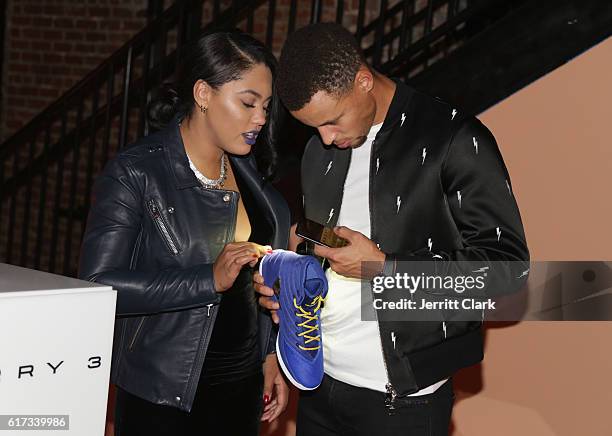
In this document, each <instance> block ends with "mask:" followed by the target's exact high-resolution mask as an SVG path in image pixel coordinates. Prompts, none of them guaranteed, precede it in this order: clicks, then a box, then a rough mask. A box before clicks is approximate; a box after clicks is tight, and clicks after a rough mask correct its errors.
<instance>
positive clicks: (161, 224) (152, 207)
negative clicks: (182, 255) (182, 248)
mask: <svg viewBox="0 0 612 436" xmlns="http://www.w3.org/2000/svg"><path fill="white" fill-rule="evenodd" d="M147 204H148V207H149V211H150V212H151V217H152V218H153V221H155V225H156V226H157V228H158V229H159V231H160V232H161V234H162V236H163V238H164V240H165V241H166V244H167V245H168V248H169V249H170V251H171V252H172V254H178V248H177V244H176V242H175V241H174V239H173V238H172V235H170V231H169V230H168V226H167V225H166V223H165V221H164V219H163V217H162V214H161V211H160V210H159V207H158V206H157V204H156V203H155V200H153V199H150V200H149V201H148V202H147Z"/></svg>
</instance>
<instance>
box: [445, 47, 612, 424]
mask: <svg viewBox="0 0 612 436" xmlns="http://www.w3.org/2000/svg"><path fill="white" fill-rule="evenodd" d="M611 71H612V38H610V39H608V40H606V41H604V42H603V43H601V44H599V45H597V46H595V47H593V48H592V49H591V50H589V51H587V52H585V53H583V54H582V55H581V56H579V57H577V58H575V59H573V60H572V61H570V62H569V63H567V64H566V65H564V66H562V67H560V68H558V69H556V70H555V71H553V72H552V73H550V74H548V75H547V76H545V77H543V78H541V79H540V80H538V81H536V82H534V83H533V84H531V85H530V86H528V87H527V88H524V89H522V90H521V91H519V92H517V93H516V94H514V95H512V96H511V97H509V98H508V99H506V100H504V101H502V102H501V103H499V104H497V105H496V106H494V107H492V108H491V109H489V110H487V111H486V112H484V113H483V114H481V116H480V117H479V118H480V119H481V120H482V121H483V122H484V123H485V124H486V125H487V126H488V127H489V128H490V129H491V130H492V131H493V133H494V134H495V136H496V138H497V140H498V142H499V145H500V148H501V150H502V154H503V155H504V159H505V161H506V164H507V166H508V170H509V172H510V175H511V178H512V183H513V188H514V189H513V190H514V193H515V195H516V197H517V201H518V203H519V207H520V209H521V214H522V217H523V222H524V224H525V229H526V233H527V241H528V243H529V248H530V250H531V254H532V259H533V260H612V230H611V226H612V201H611V197H612V196H611V195H610V188H612V144H611V139H610V138H611V136H612V135H611V134H610V129H611V127H612V111H611V110H610V107H611V105H612V84H611V78H612V75H611V73H610V72H611ZM611 343H612V322H607V323H605V322H524V323H520V324H518V325H513V326H510V327H506V328H491V329H488V330H487V341H486V357H485V361H484V362H485V363H484V364H483V365H482V366H480V367H479V368H473V369H470V370H468V371H464V372H463V373H462V374H460V376H459V377H458V380H457V384H456V385H457V387H461V386H463V385H465V386H466V387H467V389H468V390H472V391H473V389H470V387H473V386H475V383H474V380H478V379H480V380H479V381H480V383H482V388H481V389H478V395H476V396H471V397H469V398H466V399H462V400H459V401H458V402H457V406H456V408H455V412H454V415H453V421H454V427H455V432H454V436H480V435H482V436H484V435H487V436H488V435H496V436H503V435H538V436H540V435H563V436H565V435H567V436H574V435H589V436H596V435H602V436H604V435H612V417H610V412H609V410H610V405H611V404H612V377H611V376H610V372H611V370H612V347H611V346H610V344H611Z"/></svg>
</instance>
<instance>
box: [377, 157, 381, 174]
mask: <svg viewBox="0 0 612 436" xmlns="http://www.w3.org/2000/svg"><path fill="white" fill-rule="evenodd" d="M379 167H380V159H379V158H376V174H378V168H379Z"/></svg>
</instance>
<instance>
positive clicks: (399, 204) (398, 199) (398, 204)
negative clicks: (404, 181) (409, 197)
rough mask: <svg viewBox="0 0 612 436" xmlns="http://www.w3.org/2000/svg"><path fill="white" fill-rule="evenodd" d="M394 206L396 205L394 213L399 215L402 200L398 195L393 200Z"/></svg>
mask: <svg viewBox="0 0 612 436" xmlns="http://www.w3.org/2000/svg"><path fill="white" fill-rule="evenodd" d="M395 204H396V205H397V212H395V213H399V209H400V206H401V205H402V199H401V197H400V196H399V195H398V196H397V198H396V199H395Z"/></svg>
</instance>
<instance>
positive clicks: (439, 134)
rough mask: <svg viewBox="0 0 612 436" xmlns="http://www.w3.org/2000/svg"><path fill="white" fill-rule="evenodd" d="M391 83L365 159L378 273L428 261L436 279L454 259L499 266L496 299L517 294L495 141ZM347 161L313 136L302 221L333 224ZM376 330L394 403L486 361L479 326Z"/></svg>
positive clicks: (515, 232)
mask: <svg viewBox="0 0 612 436" xmlns="http://www.w3.org/2000/svg"><path fill="white" fill-rule="evenodd" d="M395 82H396V85H397V87H396V91H395V95H394V96H393V100H392V102H391V105H390V107H389V110H388V112H387V116H386V118H385V120H384V123H383V126H382V128H381V130H380V131H379V132H378V135H377V136H376V138H375V140H374V142H373V144H372V154H371V158H370V183H369V186H370V192H369V196H370V197H369V200H370V201H369V204H370V211H369V212H370V226H371V239H372V240H373V241H374V242H375V243H377V244H378V246H379V248H380V250H381V251H383V252H384V253H385V254H386V261H385V266H384V270H383V272H384V274H387V275H394V274H395V273H398V272H399V273H403V272H409V273H412V274H413V273H415V271H406V270H405V269H406V268H407V269H410V267H409V266H406V265H411V264H414V263H415V262H399V261H427V262H423V264H427V265H431V266H427V267H426V268H433V269H432V270H431V271H429V272H430V273H434V272H435V273H436V274H441V273H452V272H453V271H452V269H453V268H456V265H457V264H458V262H453V261H473V262H482V263H483V265H486V264H488V263H489V262H495V263H496V265H497V268H496V270H497V276H498V277H497V279H498V280H501V281H503V282H507V283H508V284H511V286H510V285H509V286H507V287H500V288H499V290H498V292H500V293H504V292H511V291H508V289H510V290H517V289H519V288H520V287H521V286H522V284H524V282H525V280H526V279H527V274H526V273H525V271H528V268H529V252H528V249H527V244H526V241H525V235H524V231H523V225H522V222H521V217H520V214H519V210H518V207H517V204H516V201H515V199H514V196H513V192H512V189H511V184H510V178H509V176H508V172H507V170H506V167H505V165H504V162H503V159H502V156H501V154H500V152H499V149H498V147H497V144H496V142H495V138H494V137H493V135H492V134H491V133H490V132H489V130H488V129H487V128H486V127H485V126H484V125H483V124H482V123H481V122H480V121H479V120H477V119H476V118H475V117H471V116H465V115H464V114H462V113H461V110H459V109H456V108H453V107H452V106H450V105H448V104H446V103H444V102H442V101H440V100H438V99H436V98H432V97H429V96H427V95H424V94H422V93H420V92H417V91H415V90H414V89H412V88H411V87H409V86H407V85H406V84H404V83H403V82H401V81H397V80H396V81H395ZM350 159H351V149H345V150H341V149H338V148H335V147H326V146H324V145H323V144H322V142H321V140H320V138H319V137H318V136H315V137H312V138H311V139H310V141H309V142H308V144H307V145H306V149H305V151H304V156H303V158H302V176H301V177H302V193H303V195H304V214H305V216H306V218H308V219H311V220H313V221H316V222H319V223H321V224H325V225H327V226H334V225H336V222H337V219H338V215H339V211H340V209H341V206H342V204H341V203H342V195H343V186H344V181H345V179H346V175H347V172H348V168H349V164H350ZM364 194H365V193H364ZM500 265H501V266H500ZM500 283H501V282H500ZM504 289H505V290H504ZM449 292H452V290H451V291H449ZM493 293H494V292H493ZM487 296H490V295H487ZM493 296H495V295H493ZM480 297H483V295H482V294H481V295H480ZM378 324H379V330H380V333H381V341H382V345H383V356H384V358H385V361H386V364H387V371H388V377H389V383H390V386H392V388H393V392H392V393H393V397H395V395H397V396H402V395H407V394H411V393H414V392H417V391H418V390H419V389H421V388H423V387H426V386H429V385H431V384H432V383H435V382H437V381H439V380H443V379H445V378H448V377H450V376H452V375H453V374H454V373H455V372H456V371H457V370H459V369H460V368H463V367H466V366H470V365H473V364H475V363H477V362H479V361H481V360H482V358H483V344H482V332H481V326H482V322H481V321H448V319H447V320H442V321H441V322H439V323H437V322H431V321H426V322H419V321H416V322H401V321H380V322H379V323H378ZM434 324H437V325H434Z"/></svg>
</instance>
